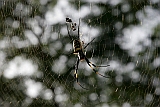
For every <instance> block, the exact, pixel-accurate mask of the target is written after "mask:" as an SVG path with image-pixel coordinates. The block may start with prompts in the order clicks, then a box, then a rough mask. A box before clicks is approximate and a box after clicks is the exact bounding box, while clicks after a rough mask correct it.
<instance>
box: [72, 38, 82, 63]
mask: <svg viewBox="0 0 160 107" xmlns="http://www.w3.org/2000/svg"><path fill="white" fill-rule="evenodd" d="M73 50H74V52H73V54H78V57H79V59H80V61H83V60H84V59H85V55H84V52H83V44H82V42H81V41H80V40H76V39H75V40H74V41H73Z"/></svg>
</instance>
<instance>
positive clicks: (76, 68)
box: [74, 58, 88, 90]
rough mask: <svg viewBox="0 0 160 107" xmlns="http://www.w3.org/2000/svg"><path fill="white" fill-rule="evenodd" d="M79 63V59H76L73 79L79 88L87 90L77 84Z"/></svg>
mask: <svg viewBox="0 0 160 107" xmlns="http://www.w3.org/2000/svg"><path fill="white" fill-rule="evenodd" d="M79 61H80V60H79V58H77V62H76V64H75V72H74V77H75V79H76V83H77V84H78V85H79V86H80V87H82V88H83V89H86V90H88V89H87V88H85V87H83V86H82V85H81V84H80V83H79V82H78V65H79Z"/></svg>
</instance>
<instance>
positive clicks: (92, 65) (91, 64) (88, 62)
mask: <svg viewBox="0 0 160 107" xmlns="http://www.w3.org/2000/svg"><path fill="white" fill-rule="evenodd" d="M85 60H86V62H87V64H88V65H89V67H90V68H91V69H92V70H93V71H94V72H95V73H96V74H98V75H100V76H102V77H104V78H109V77H107V76H104V75H102V74H100V73H99V72H98V71H97V70H95V69H94V68H93V67H96V68H98V67H108V66H110V65H106V66H96V65H95V64H93V63H92V62H90V61H89V60H88V58H87V57H86V56H85Z"/></svg>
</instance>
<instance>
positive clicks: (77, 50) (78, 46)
mask: <svg viewBox="0 0 160 107" xmlns="http://www.w3.org/2000/svg"><path fill="white" fill-rule="evenodd" d="M66 23H69V24H70V29H71V30H72V31H75V30H76V28H75V26H76V23H73V22H72V20H71V19H70V18H66ZM79 26H80V19H79V25H78V39H73V38H72V37H71V35H70V31H69V28H68V25H67V31H68V35H69V37H70V39H71V40H72V41H73V54H76V55H78V58H77V61H76V64H75V72H74V77H75V79H76V82H77V84H78V85H80V86H81V87H82V88H83V89H86V88H84V87H83V86H82V85H81V84H80V83H79V82H78V74H77V72H78V65H79V61H83V60H85V61H86V62H87V64H88V66H89V67H90V68H91V69H92V70H93V71H94V72H95V73H96V74H98V75H100V76H102V77H105V78H108V77H106V76H104V75H102V74H100V73H99V72H98V71H97V70H96V69H95V68H98V67H108V66H109V65H106V66H97V65H95V64H93V63H92V62H90V61H89V60H88V58H87V57H86V55H85V54H84V49H85V48H86V47H87V46H88V45H89V44H90V43H91V42H92V41H93V40H94V39H95V38H94V39H92V41H90V42H89V43H88V44H87V45H85V46H84V43H83V41H81V40H80V35H79Z"/></svg>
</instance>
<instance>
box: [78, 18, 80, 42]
mask: <svg viewBox="0 0 160 107" xmlns="http://www.w3.org/2000/svg"><path fill="white" fill-rule="evenodd" d="M79 26H80V18H79V24H78V39H80V35H79Z"/></svg>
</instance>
